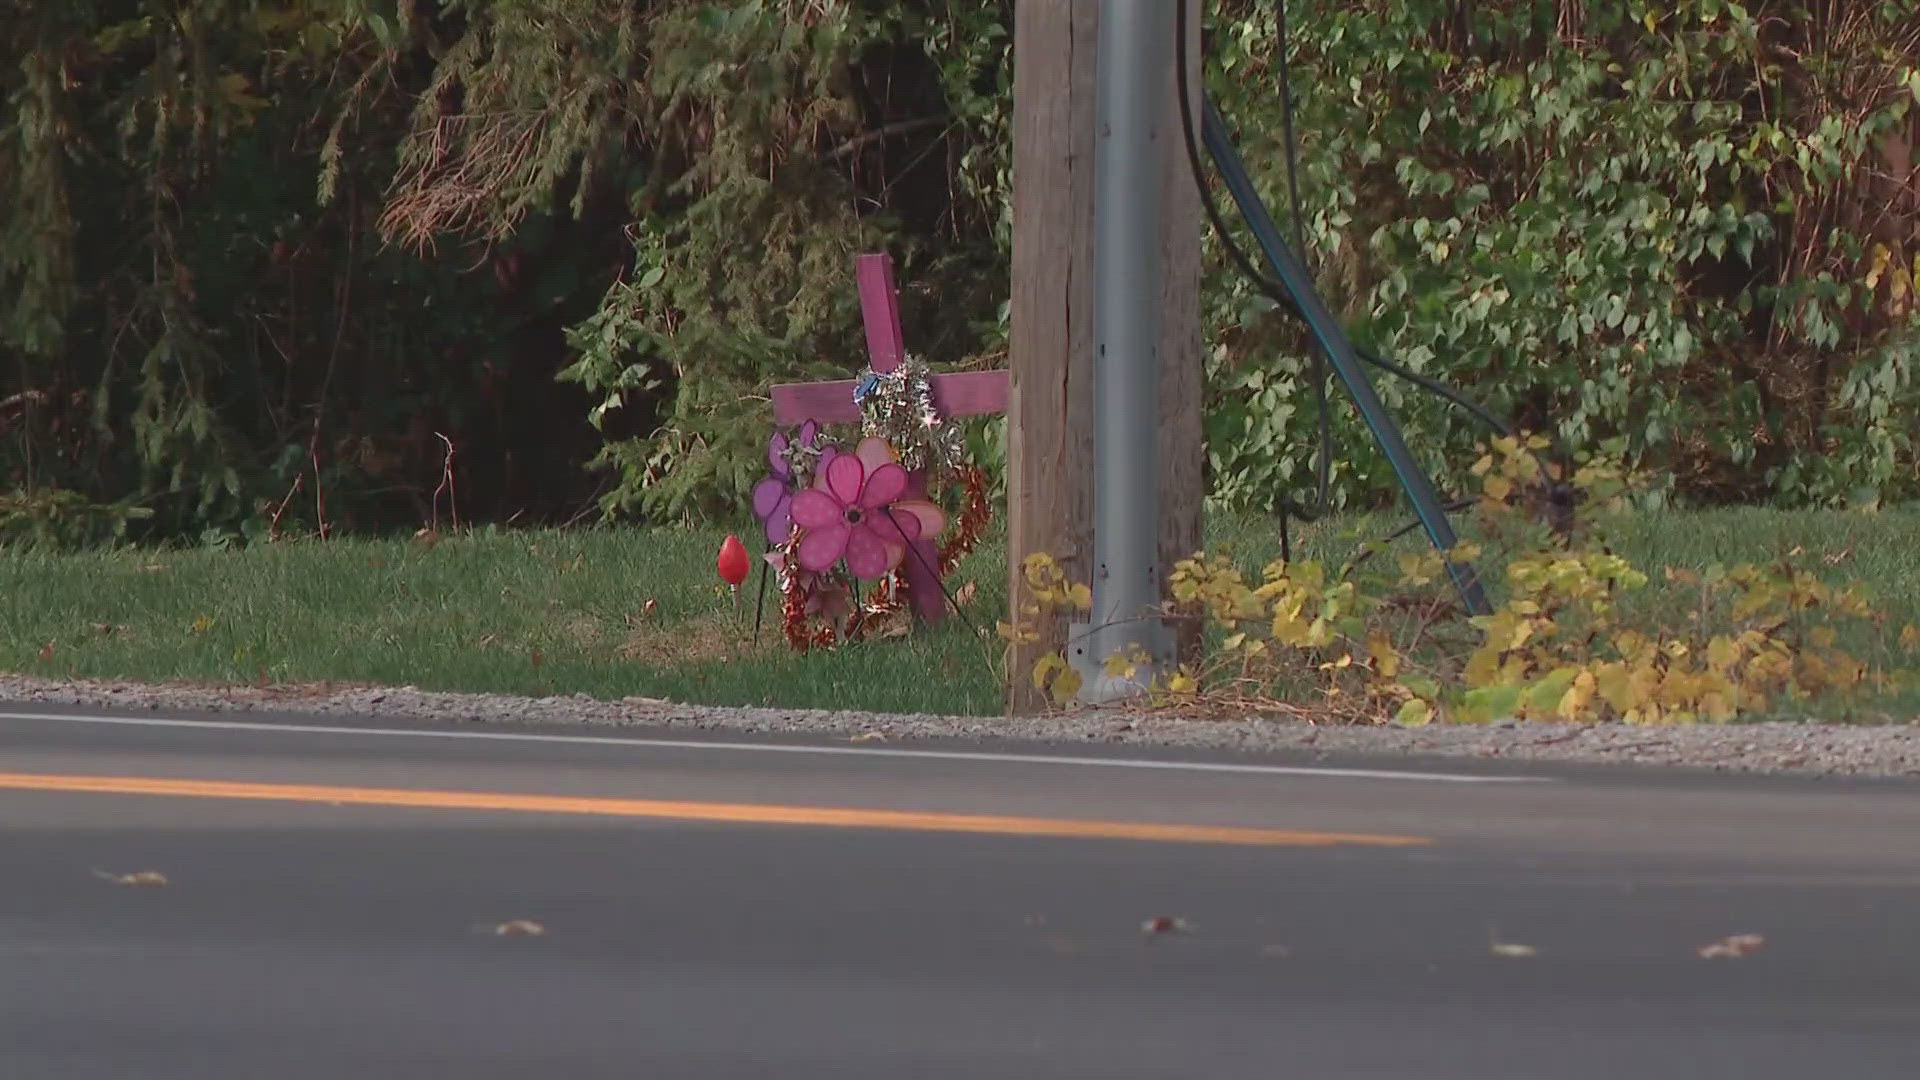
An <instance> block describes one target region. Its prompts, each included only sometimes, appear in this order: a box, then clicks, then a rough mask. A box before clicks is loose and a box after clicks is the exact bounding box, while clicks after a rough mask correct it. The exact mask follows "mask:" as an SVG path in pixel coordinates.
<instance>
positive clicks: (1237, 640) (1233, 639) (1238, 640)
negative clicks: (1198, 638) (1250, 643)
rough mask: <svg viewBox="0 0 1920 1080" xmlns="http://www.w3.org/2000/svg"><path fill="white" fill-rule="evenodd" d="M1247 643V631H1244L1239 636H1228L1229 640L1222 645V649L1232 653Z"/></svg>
mask: <svg viewBox="0 0 1920 1080" xmlns="http://www.w3.org/2000/svg"><path fill="white" fill-rule="evenodd" d="M1246 641H1247V635H1246V632H1245V631H1242V632H1240V633H1238V634H1228V635H1227V639H1226V640H1225V641H1222V642H1221V643H1220V647H1221V648H1223V649H1225V650H1227V651H1228V652H1232V651H1233V650H1235V649H1237V648H1239V647H1240V646H1242V645H1244V644H1246Z"/></svg>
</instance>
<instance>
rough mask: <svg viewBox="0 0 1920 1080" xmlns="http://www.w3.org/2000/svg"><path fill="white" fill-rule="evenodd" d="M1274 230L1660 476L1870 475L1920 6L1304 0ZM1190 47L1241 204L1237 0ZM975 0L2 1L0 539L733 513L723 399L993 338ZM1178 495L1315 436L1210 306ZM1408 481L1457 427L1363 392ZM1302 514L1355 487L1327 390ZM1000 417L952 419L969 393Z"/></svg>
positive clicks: (1265, 462)
mask: <svg viewBox="0 0 1920 1080" xmlns="http://www.w3.org/2000/svg"><path fill="white" fill-rule="evenodd" d="M1294 7H1295V9H1296V10H1295V12H1294V13H1293V14H1294V25H1293V26H1292V27H1291V28H1290V31H1291V33H1290V40H1291V42H1292V47H1291V49H1290V51H1289V57H1290V60H1291V71H1290V77H1291V80H1292V85H1293V86H1294V88H1295V91H1296V94H1297V121H1298V123H1297V127H1298V137H1299V149H1300V167H1301V176H1300V180H1301V184H1302V197H1303V203H1304V206H1305V210H1306V214H1305V218H1306V220H1305V228H1306V231H1307V234H1308V237H1309V247H1310V249H1311V257H1312V261H1313V263H1314V265H1315V267H1316V270H1317V272H1318V273H1319V275H1320V277H1321V280H1322V282H1323V285H1324V287H1325V291H1326V292H1327V293H1328V295H1329V296H1330V297H1331V298H1333V299H1334V301H1335V302H1336V304H1337V305H1338V306H1339V307H1340V308H1341V309H1342V310H1343V311H1344V313H1345V314H1346V316H1347V317H1348V318H1349V319H1350V321H1351V322H1352V324H1353V326H1354V328H1355V330H1356V332H1357V333H1358V334H1359V335H1360V336H1361V337H1362V338H1363V339H1365V340H1368V341H1370V342H1372V343H1374V344H1375V345H1377V346H1379V347H1380V348H1381V349H1382V350H1383V351H1386V352H1389V353H1392V354H1394V355H1396V356H1398V357H1399V358H1401V359H1402V360H1404V361H1405V362H1407V363H1408V364H1410V365H1411V366H1413V367H1415V368H1417V369H1420V370H1422V371H1424V372H1426V373H1429V374H1433V375H1437V376H1440V377H1443V378H1447V379H1450V380H1452V381H1456V382H1459V383H1461V384H1463V385H1465V386H1468V387H1470V388H1471V389H1472V390H1473V391H1474V392H1475V393H1476V394H1478V395H1480V396H1482V397H1484V398H1486V399H1487V400H1488V403H1489V404H1491V405H1492V406H1494V407H1495V408H1496V409H1498V410H1501V411H1504V412H1508V413H1512V414H1515V415H1516V416H1517V417H1518V418H1520V419H1522V420H1523V421H1525V422H1528V423H1529V424H1531V425H1532V426H1535V427H1539V428H1542V429H1544V430H1550V431H1553V432H1555V433H1556V434H1557V435H1558V436H1559V437H1560V438H1561V439H1562V440H1563V441H1564V442H1565V443H1567V444H1570V445H1584V446H1596V447H1597V446H1607V447H1610V448H1611V449H1612V451H1613V452H1614V453H1616V454H1617V455H1619V456H1620V457H1622V458H1623V459H1624V460H1625V461H1626V462H1627V463H1628V464H1630V465H1632V466H1634V467H1636V468H1641V469H1643V470H1652V471H1654V472H1657V473H1659V474H1661V475H1663V476H1665V477H1667V478H1668V483H1667V485H1666V489H1665V492H1664V494H1666V495H1667V496H1669V497H1680V498H1687V499H1694V500H1780V501H1789V502H1812V503H1860V502H1866V503H1871V502H1875V501H1881V500H1886V499H1894V498H1906V497H1910V496H1911V495H1912V494H1913V493H1914V491H1915V489H1916V487H1920V477H1917V476H1916V463H1915V462H1916V457H1915V446H1914V432H1915V430H1916V428H1920V388H1916V384H1915V377H1916V372H1915V366H1916V363H1917V362H1920V357H1916V350H1920V343H1917V342H1916V338H1915V334H1914V330H1915V307H1914V300H1915V295H1916V293H1920V185H1917V184H1916V178H1915V172H1914V167H1915V163H1916V160H1917V159H1916V143H1920V123H1917V122H1916V117H1920V111H1917V110H1920V0H1877V2H1863V3H1855V4H1834V3H1820V2H1814V0H1754V2H1753V3H1751V4H1749V5H1747V6H1745V7H1743V6H1741V5H1739V4H1734V3H1730V2H1727V0H1681V2H1679V3H1664V4H1651V3H1646V2H1642V0H1629V2H1626V3H1623V4H1605V5H1602V4H1590V3H1584V2H1582V0H1552V2H1547V0H1528V2H1520V0H1481V2H1477V3H1476V2H1471V0H1346V2H1343V3H1338V4H1295V5H1294ZM1208 22H1209V29H1210V33H1209V41H1208V51H1209V58H1210V82H1211V84H1212V86H1213V88H1214V90H1215V93H1216V94H1217V95H1218V97H1219V99H1220V101H1221V105H1222V108H1223V109H1224V111H1225V112H1226V113H1227V114H1228V116H1229V117H1231V118H1232V121H1233V122H1234V124H1235V125H1236V127H1238V128H1239V130H1240V131H1241V132H1242V133H1243V149H1244V151H1245V152H1246V154H1247V156H1248V158H1249V160H1250V162H1251V163H1252V165H1253V167H1254V170H1255V173H1256V179H1257V181H1258V182H1259V183H1260V185H1261V186H1262V187H1263V189H1264V190H1265V192H1266V193H1267V195H1268V197H1269V199H1270V200H1271V201H1272V202H1273V204H1274V205H1275V206H1276V207H1282V208H1283V207H1284V206H1285V204H1286V199H1285V186H1286V181H1285V167H1284V159H1285V155H1284V154H1283V152H1282V150H1283V145H1282V142H1281V135H1280V132H1281V124H1280V122H1279V120H1280V99H1279V96H1278V94H1277V92H1276V84H1275V80H1276V77H1277V75H1278V64H1277V61H1278V59H1279V54H1278V51H1277V44H1276V43H1277V31H1276V25H1275V19H1274V11H1273V6H1272V5H1271V4H1270V3H1267V2H1265V0H1225V2H1222V3H1216V4H1210V5H1208ZM1010 26H1011V3H1010V2H1007V0H1000V2H994V0H911V2H891V3H890V2H883V0H862V2H853V0H729V2H725V3H719V2H696V0H651V2H642V0H517V2H514V3H486V2H481V0H64V2H62V3H45V2H37V0H0V97H4V101H5V105H4V111H0V492H4V493H6V497H5V498H4V499H0V535H3V536H26V535H33V536H42V537H48V538H51V539H68V540H74V539H84V538H88V537H92V536H98V535H103V534H111V533H112V532H114V531H116V530H119V529H122V528H124V527H125V526H126V525H127V523H128V522H129V521H137V522H138V525H137V527H138V528H140V529H147V530H153V531H155V532H156V533H158V534H159V535H170V536H180V535H185V536H205V537H207V538H208V539H213V540H223V539H227V538H235V537H240V536H246V535H263V534H267V533H269V532H271V531H273V530H275V529H296V528H297V529H304V530H314V529H325V528H330V527H332V528H338V527H351V526H355V525H364V526H378V525H391V524H398V523H403V522H404V523H419V522H424V521H427V520H430V519H432V518H434V517H435V516H437V515H442V514H445V513H447V512H448V510H449V509H450V505H449V504H450V503H452V502H453V500H455V499H457V500H458V509H459V511H460V513H461V514H462V515H463V516H464V517H466V518H482V519H495V520H506V519H510V518H515V517H519V518H521V519H523V520H527V519H545V520H566V519H568V518H571V517H574V516H577V515H580V514H583V513H591V512H594V511H595V510H596V509H598V510H602V511H607V512H634V513H639V514H642V515H644V516H646V517H648V518H650V519H655V520H660V519H671V518H676V517H682V516H688V515H699V514H703V513H710V512H713V511H716V510H720V509H723V508H724V509H725V510H727V511H728V512H734V511H735V510H736V508H737V507H738V506H739V505H740V502H739V500H740V495H741V493H742V492H743V491H744V489H745V487H746V485H747V484H748V483H750V482H751V480H752V479H753V478H754V477H755V476H757V474H758V473H757V469H758V463H757V457H758V450H759V446H760V439H761V438H762V437H763V432H764V428H763V420H762V416H763V413H764V411H765V404H764V392H765V387H766V386H767V385H768V384H769V383H771V382H774V381H779V380H783V379H791V378H796V377H814V376H819V375H825V374H829V373H831V374H845V373H846V372H847V371H848V370H849V369H850V368H851V367H852V366H853V365H854V364H856V363H857V361H858V355H859V341H858V334H857V318H856V309H855V297H854V295H853V290H852V288H851V276H850V266H851V256H852V255H853V254H854V253H855V252H857V251H860V250H868V249H872V248H876V247H885V248H887V249H888V250H891V251H893V252H894V253H895V255H896V257H897V258H898V259H899V261H900V278H901V281H902V285H903V289H904V290H905V293H906V295H905V296H904V297H903V307H904V314H905V316H906V318H907V321H908V334H909V337H910V340H911V341H912V342H913V343H914V344H915V346H916V347H917V348H918V349H920V350H921V351H922V352H923V353H924V354H925V355H926V356H927V357H928V358H929V359H931V360H933V361H935V362H936V363H939V364H943V365H988V364H996V363H1001V362H1004V359H1005V355H1004V354H1005V343H1006V333H1005V329H1006V328H1005V311H1006V307H1005V299H1006V296H1007V280H1006V267H1007V252H1008V249H1009V244H1010V237H1011V213H1010V207H1009V206H1008V198H1007V197H1008V194H1009V192H1010V185H1009V179H1008V178H1009V173H1010V166H1011V163H1010V161H1009V150H1010V139H1009V137H1008V136H1009V130H1010V124H1011V108H1012V101H1011V88H1010V81H1011V64H1010V58H1009V57H1010V46H1011V42H1010V40H1009V38H1010ZM1204 295H1205V300H1204V303H1205V319H1206V323H1207V326H1208V328H1209V331H1208V332H1209V334H1210V337H1211V343H1212V345H1213V348H1211V349H1210V350H1209V360H1208V364H1209V372H1208V375H1209V378H1208V386H1209V397H1208V409H1209V415H1208V439H1209V462H1210V466H1211V475H1210V483H1211V485H1212V492H1213V495H1214V497H1215V499H1216V500H1217V501H1218V502H1220V503H1221V504H1224V505H1231V506H1237V507H1247V508H1267V507H1271V506H1273V505H1274V504H1275V503H1276V501H1277V500H1278V499H1279V498H1280V497H1281V496H1282V495H1283V494H1289V493H1291V494H1295V495H1298V494H1301V493H1302V492H1304V489H1305V486H1306V482H1307V477H1308V474H1309V473H1310V471H1311V450H1312V435H1313V431H1314V420H1313V417H1312V415H1311V407H1310V395H1308V394H1307V393H1305V385H1306V375H1305V372H1306V366H1307V360H1306V357H1305V356H1304V354H1303V347H1304V343H1303V341H1302V340H1301V338H1300V337H1299V335H1298V333H1297V331H1295V330H1294V329H1293V328H1291V327H1290V326H1289V324H1288V323H1287V321H1286V320H1285V319H1283V318H1281V317H1280V316H1279V315H1278V314H1277V313H1275V312H1273V311H1271V310H1270V309H1269V305H1267V304H1266V303H1265V302H1264V301H1263V300H1261V299H1260V298H1259V297H1258V296H1257V294H1255V293H1254V292H1253V291H1252V290H1251V289H1249V288H1248V287H1247V286H1246V285H1245V284H1244V283H1242V282H1240V281H1238V280H1237V279H1236V278H1235V277H1234V276H1233V275H1232V274H1231V273H1230V272H1229V271H1228V270H1227V269H1226V268H1225V267H1224V265H1220V266H1218V267H1216V268H1215V269H1214V270H1213V271H1212V272H1210V275H1209V279H1208V282H1207V288H1206V290H1205V294H1204ZM1388 393H1389V395H1390V400H1391V401H1392V402H1393V403H1394V404H1395V405H1396V406H1397V407H1398V408H1399V409H1400V411H1401V413H1402V415H1404V416H1406V418H1407V421H1408V425H1409V428H1410V431H1411V433H1412V436H1413V439H1414V442H1415V445H1416V446H1419V447H1421V448H1422V450H1423V452H1425V453H1426V454H1428V455H1429V456H1430V457H1431V459H1432V460H1433V463H1434V464H1435V466H1436V468H1439V469H1441V470H1442V472H1443V473H1445V474H1446V475H1448V476H1449V477H1450V481H1449V483H1450V485H1451V486H1456V487H1458V486H1463V485H1464V484H1465V483H1466V482H1467V478H1466V477H1465V476H1464V475H1463V473H1462V471H1461V470H1460V469H1457V468H1449V467H1448V466H1449V465H1459V464H1463V463H1465V462H1467V461H1470V460H1471V458H1470V457H1469V456H1467V455H1468V453H1469V450H1470V447H1471V446H1472V443H1473V440H1474V438H1475V437H1476V434H1477V433H1475V432H1474V431H1473V430H1472V429H1471V427H1470V426H1469V424H1468V422H1467V421H1466V420H1464V419H1462V418H1461V417H1459V416H1458V415H1455V414H1450V413H1447V412H1446V411H1444V410H1443V408H1442V407H1441V406H1440V405H1438V404H1437V403H1435V402H1433V401H1431V400H1426V399H1423V398H1420V397H1415V396H1412V395H1409V394H1408V393H1406V392H1405V388H1403V387H1399V386H1391V385H1390V386H1389V387H1388ZM1335 431H1336V435H1337V438H1338V442H1339V448H1338V454H1337V462H1338V465H1337V468H1336V473H1335V486H1334V495H1335V498H1336V499H1337V500H1338V501H1340V502H1342V503H1345V504H1365V503H1375V502H1380V501H1382V500H1384V499H1387V498H1390V497H1391V494H1392V489H1391V480H1390V476H1389V475H1388V474H1387V472H1386V471H1385V469H1384V467H1383V464H1382V462H1381V461H1380V460H1379V459H1378V457H1377V456H1376V455H1375V454H1374V453H1373V452H1372V450H1371V448H1370V447H1369V446H1368V445H1367V443H1366V441H1365V438H1364V435H1363V432H1362V431H1361V429H1360V427H1359V425H1358V424H1357V423H1355V422H1352V421H1351V420H1350V419H1349V418H1348V417H1347V415H1346V414H1345V413H1344V412H1342V413H1341V414H1340V415H1339V417H1338V418H1337V422H1336V425H1335ZM975 434H976V437H977V438H979V439H980V440H981V442H982V446H983V449H986V450H989V451H990V450H991V449H992V447H993V445H994V433H993V432H992V431H991V430H986V429H983V430H980V431H977V432H976V433H975Z"/></svg>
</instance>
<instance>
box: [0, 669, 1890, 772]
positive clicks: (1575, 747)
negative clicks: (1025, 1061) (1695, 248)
mask: <svg viewBox="0 0 1920 1080" xmlns="http://www.w3.org/2000/svg"><path fill="white" fill-rule="evenodd" d="M7 702H12V703H41V704H55V705H65V706H79V707H88V708H103V709H113V710H116V711H119V710H142V711H205V712H223V713H292V714H304V715H309V716H328V717H352V718H356V719H370V720H409V719H410V720H430V721H442V722H457V723H512V724H554V725H575V726H593V725H600V726H628V727H646V728H654V729H681V730H687V731H721V732H735V733H741V734H752V733H763V734H789V735H815V736H831V737H844V738H848V739H861V740H868V741H881V740H884V741H888V742H912V741H915V740H927V739H941V738H961V739H983V740H1001V741H1006V742H1011V743H1018V742H1028V743H1034V742H1045V743H1054V744H1060V743H1067V744H1082V745H1085V744H1089V743H1098V744H1103V745H1109V746H1138V747H1165V748H1179V749H1188V750H1224V751H1234V752H1243V753H1293V754H1300V753H1306V754H1311V755H1321V756H1326V757H1350V756H1370V755H1379V756H1425V757H1450V758H1470V759H1475V760H1480V761H1515V762H1552V763H1563V764H1596V765H1597V764H1631V765H1639V766H1671V767H1677V768H1684V769H1705V770H1712V771H1717V772H1738V773H1774V774H1800V775H1827V776H1862V777H1867V776H1878V777H1920V725H1916V724H1883V725H1872V726H1864V725H1863V726H1854V725H1840V724H1819V723H1784V722H1767V723H1752V724H1731V725H1693V726H1685V727H1629V726H1626V725H1620V724H1584V725H1578V724H1553V723H1539V722H1528V723H1521V722H1509V723H1504V724H1491V725H1478V726H1465V725H1462V726H1452V725H1443V726H1429V727H1421V728H1403V727H1395V726H1391V725H1388V726H1379V727H1353V726H1346V725H1329V726H1318V725H1314V724H1310V723H1305V722H1302V721H1299V720H1293V719H1267V718H1259V717H1251V718H1247V719H1238V720H1219V719H1194V718H1185V717H1180V716H1170V715H1165V714H1160V713H1135V712H1124V711H1114V710H1096V711H1082V712H1076V713H1069V714H1062V715H1055V716H1044V717H1026V718H1020V719H1004V718H998V717H992V718H989V717H977V716H976V717H963V716H912V715H893V714H884V713H864V712H852V711H845V712H841V711H817V710H794V709H765V708H745V707H731V706H713V705H691V704H682V703H677V702H668V701H660V700H656V699H650V698H628V699H625V700H623V701H599V700H595V699H593V698H589V697H586V696H584V695H580V696H573V697H549V698H523V697H512V696H507V695H501V694H456V693H443V692H430V691H423V690H418V689H415V688H413V687H369V686H299V687H281V686H276V687H267V688H260V687H251V686H221V687H209V686H182V685H163V686H154V685H144V684H138V683H129V682H108V681H76V682H62V681H55V680H49V679H41V678H35V677H31V676H21V675H5V674H0V708H4V703H7Z"/></svg>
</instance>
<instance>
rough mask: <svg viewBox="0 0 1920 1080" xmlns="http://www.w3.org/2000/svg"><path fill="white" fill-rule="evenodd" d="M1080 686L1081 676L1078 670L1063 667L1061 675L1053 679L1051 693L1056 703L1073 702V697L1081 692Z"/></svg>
mask: <svg viewBox="0 0 1920 1080" xmlns="http://www.w3.org/2000/svg"><path fill="white" fill-rule="evenodd" d="M1080 686H1081V678H1080V673H1079V672H1078V671H1075V670H1074V669H1072V668H1070V667H1069V668H1064V669H1062V670H1061V672H1060V674H1059V676H1058V677H1056V678H1055V679H1054V680H1053V689H1052V691H1051V694H1052V697H1053V702H1054V704H1056V705H1071V704H1073V699H1074V698H1075V697H1076V696H1078V695H1079V693H1080Z"/></svg>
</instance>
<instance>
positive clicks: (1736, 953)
mask: <svg viewBox="0 0 1920 1080" xmlns="http://www.w3.org/2000/svg"><path fill="white" fill-rule="evenodd" d="M1766 943H1767V939H1766V938H1763V937H1761V936H1760V935H1759V934H1735V935H1733V936H1732V937H1725V938H1721V939H1720V940H1719V941H1716V942H1714V943H1712V944H1711V945H1702V946H1700V948H1699V949H1698V950H1696V951H1697V952H1699V954H1700V959H1702V960H1738V959H1739V958H1741V957H1743V956H1749V955H1751V954H1753V953H1757V952H1759V951H1760V947H1761V946H1762V945H1765V944H1766Z"/></svg>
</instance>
